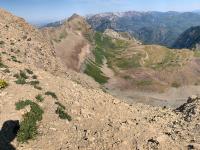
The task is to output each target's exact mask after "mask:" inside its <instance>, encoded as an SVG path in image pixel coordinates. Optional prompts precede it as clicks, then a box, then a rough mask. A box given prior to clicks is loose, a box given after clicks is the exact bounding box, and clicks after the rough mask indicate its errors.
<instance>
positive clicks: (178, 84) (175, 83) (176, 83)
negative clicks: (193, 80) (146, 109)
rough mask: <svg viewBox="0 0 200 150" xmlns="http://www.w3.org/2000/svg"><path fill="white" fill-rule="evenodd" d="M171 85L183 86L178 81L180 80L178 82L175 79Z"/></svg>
mask: <svg viewBox="0 0 200 150" xmlns="http://www.w3.org/2000/svg"><path fill="white" fill-rule="evenodd" d="M171 86H172V87H175V88H178V87H180V86H181V84H180V83H178V82H176V81H174V82H173V83H172V84H171Z"/></svg>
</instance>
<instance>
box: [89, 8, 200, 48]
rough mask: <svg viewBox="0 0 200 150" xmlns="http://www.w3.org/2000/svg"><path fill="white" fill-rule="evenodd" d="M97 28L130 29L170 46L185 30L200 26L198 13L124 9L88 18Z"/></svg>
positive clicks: (141, 37)
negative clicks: (127, 10) (123, 10)
mask: <svg viewBox="0 0 200 150" xmlns="http://www.w3.org/2000/svg"><path fill="white" fill-rule="evenodd" d="M87 21H88V23H89V24H90V25H91V26H92V27H93V28H94V29H96V30H97V31H105V30H106V29H113V30H115V31H121V32H129V33H130V34H131V35H132V36H134V37H136V38H137V39H138V40H140V41H142V42H143V43H144V44H160V45H165V46H168V47H171V46H172V45H173V43H174V41H176V39H177V38H178V37H179V36H180V34H181V33H183V32H184V31H185V30H186V29H188V28H190V27H192V26H198V25H200V14H198V13H196V12H183V13H181V12H173V11H170V12H155V11H152V12H136V11H129V12H122V13H101V14H96V15H93V16H89V17H87Z"/></svg>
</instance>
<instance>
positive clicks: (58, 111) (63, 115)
mask: <svg viewBox="0 0 200 150" xmlns="http://www.w3.org/2000/svg"><path fill="white" fill-rule="evenodd" d="M56 114H58V115H59V118H60V119H67V120H68V121H71V120H72V117H71V116H70V115H69V114H67V113H66V112H65V109H63V108H62V107H58V108H57V109H56Z"/></svg>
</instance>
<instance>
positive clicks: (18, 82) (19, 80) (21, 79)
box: [15, 77, 26, 84]
mask: <svg viewBox="0 0 200 150" xmlns="http://www.w3.org/2000/svg"><path fill="white" fill-rule="evenodd" d="M15 83H16V84H26V79H24V78H21V77H19V78H18V79H17V80H16V81H15Z"/></svg>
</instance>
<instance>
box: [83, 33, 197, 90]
mask: <svg viewBox="0 0 200 150" xmlns="http://www.w3.org/2000/svg"><path fill="white" fill-rule="evenodd" d="M93 43H94V44H93V49H92V54H93V57H92V58H91V59H88V60H87V63H86V69H85V73H86V74H88V75H89V76H91V77H93V78H94V79H95V80H96V81H97V82H99V83H101V84H105V83H108V81H109V79H113V78H115V77H117V78H120V79H122V80H123V81H117V82H119V83H117V85H118V86H120V87H121V86H123V87H121V88H122V89H123V88H127V87H128V88H137V89H146V88H147V89H151V90H154V89H156V90H158V87H162V88H166V87H177V86H174V85H175V84H174V83H178V85H179V86H181V85H184V84H186V83H187V84H188V83H191V84H195V83H194V82H195V81H191V80H190V78H191V77H190V75H185V77H184V79H182V77H181V74H182V73H181V72H182V71H183V70H184V69H185V68H186V67H187V66H188V65H190V63H192V60H193V59H194V58H198V57H199V56H200V55H199V53H198V52H193V51H189V50H187V49H185V50H181V51H180V50H175V49H169V48H166V47H164V46H158V45H141V44H136V43H135V42H134V41H133V40H122V39H116V38H111V37H109V36H108V35H105V34H103V33H101V32H96V33H95V35H94V38H93ZM105 63H106V64H105ZM105 65H106V66H107V67H108V68H109V69H111V70H112V71H113V72H114V74H115V75H114V76H113V77H110V78H108V75H107V74H105V73H104V72H103V71H102V68H103V67H105ZM190 69H193V68H190ZM172 74H174V75H175V74H176V76H174V77H172ZM179 74H180V76H179ZM122 83H123V84H122ZM162 88H160V89H159V90H161V89H162Z"/></svg>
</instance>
